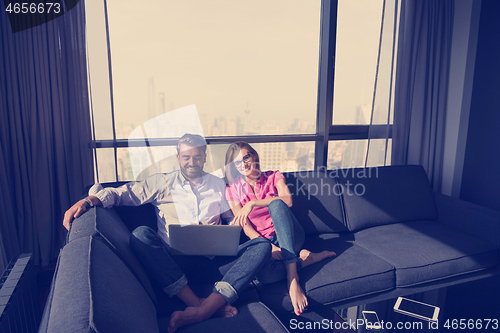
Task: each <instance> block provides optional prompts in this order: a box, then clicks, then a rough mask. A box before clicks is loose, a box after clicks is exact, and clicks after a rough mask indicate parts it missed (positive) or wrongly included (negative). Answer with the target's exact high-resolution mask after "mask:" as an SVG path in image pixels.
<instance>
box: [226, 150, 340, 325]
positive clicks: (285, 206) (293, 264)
mask: <svg viewBox="0 0 500 333" xmlns="http://www.w3.org/2000/svg"><path fill="white" fill-rule="evenodd" d="M226 178H227V182H228V188H227V189H226V195H227V200H228V202H229V205H230V207H231V209H232V211H233V213H234V216H235V217H234V221H233V223H235V224H236V223H238V224H239V225H241V226H242V228H243V230H244V232H245V234H246V235H247V236H248V237H249V238H250V239H253V238H256V237H264V238H266V239H268V240H269V241H270V242H271V245H272V248H273V250H272V251H273V252H272V259H271V262H269V263H268V265H267V266H266V267H264V268H263V269H262V271H261V273H260V274H259V275H258V278H259V280H260V281H261V282H263V283H272V282H276V281H279V280H281V279H283V278H285V276H286V278H287V281H288V292H289V294H290V299H291V301H292V305H293V309H294V312H295V314H296V315H300V314H301V313H302V312H303V311H304V309H305V308H306V306H307V297H306V296H305V294H304V292H303V291H302V288H301V287H300V284H299V276H298V274H297V270H298V269H300V268H303V267H306V266H308V265H311V264H314V263H316V262H318V261H321V260H323V259H325V258H327V257H331V256H335V252H332V251H323V252H321V253H311V252H310V251H308V250H305V249H302V250H301V248H302V244H303V242H304V230H303V229H302V227H301V226H300V224H299V223H298V221H297V219H296V218H295V216H294V215H293V214H292V212H291V211H290V209H289V207H291V206H292V196H291V194H290V190H289V189H288V186H287V185H286V183H285V179H284V177H283V175H282V174H281V173H280V172H279V171H266V172H261V170H260V165H259V155H258V154H257V152H256V151H255V150H254V149H253V148H252V147H251V146H250V145H249V144H248V143H246V142H243V141H238V142H234V143H232V144H231V145H230V146H229V148H228V150H227V153H226ZM297 253H298V256H297ZM283 267H284V268H285V269H282V268H283Z"/></svg>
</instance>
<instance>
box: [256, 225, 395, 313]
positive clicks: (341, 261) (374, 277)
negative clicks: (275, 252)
mask: <svg viewBox="0 0 500 333" xmlns="http://www.w3.org/2000/svg"><path fill="white" fill-rule="evenodd" d="M304 248H306V249H308V250H310V251H312V252H320V251H322V250H325V249H329V250H332V251H335V253H336V254H337V256H336V257H333V258H328V259H325V260H323V261H321V262H319V263H316V264H314V265H310V266H307V267H305V268H304V269H301V270H300V271H299V279H300V284H301V286H302V289H303V290H304V292H305V293H306V294H307V297H308V303H309V306H308V308H310V309H311V308H313V307H314V306H317V305H318V306H321V305H322V304H329V303H333V302H341V301H344V300H349V299H352V298H357V297H360V296H365V295H371V294H375V293H379V292H383V291H387V290H392V289H394V288H395V276H394V267H393V266H392V265H390V264H389V263H387V262H386V261H384V260H382V259H380V258H378V257H377V256H376V255H374V254H373V253H371V252H370V251H368V250H366V249H364V248H362V247H360V246H358V245H357V244H355V243H353V242H352V241H351V239H350V238H349V235H347V237H346V235H338V234H322V235H311V236H308V237H307V238H306V242H305V245H304ZM284 282H285V281H280V282H277V283H272V284H260V285H259V287H260V290H259V294H260V297H261V300H262V302H264V303H265V304H266V305H268V306H269V307H270V308H271V310H273V311H275V312H276V313H279V312H283V311H287V312H291V311H293V307H292V303H291V301H290V297H289V295H288V290H287V288H286V283H284Z"/></svg>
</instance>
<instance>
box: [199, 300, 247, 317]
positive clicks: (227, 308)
mask: <svg viewBox="0 0 500 333" xmlns="http://www.w3.org/2000/svg"><path fill="white" fill-rule="evenodd" d="M204 300H205V299H204V298H200V301H202V302H203V301H204ZM237 314H238V309H236V308H235V307H234V306H231V305H229V304H225V305H223V306H221V307H220V308H219V309H218V310H217V311H215V315H216V316H217V317H221V318H230V317H233V316H236V315H237Z"/></svg>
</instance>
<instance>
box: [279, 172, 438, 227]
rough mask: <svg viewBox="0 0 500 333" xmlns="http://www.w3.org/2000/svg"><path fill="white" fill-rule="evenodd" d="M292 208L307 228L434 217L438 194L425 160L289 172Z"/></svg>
mask: <svg viewBox="0 0 500 333" xmlns="http://www.w3.org/2000/svg"><path fill="white" fill-rule="evenodd" d="M284 176H285V178H286V182H287V185H288V187H289V188H290V191H291V192H292V197H293V206H292V211H293V213H294V214H295V216H296V217H297V219H298V220H299V221H300V222H301V224H302V226H303V227H304V230H305V231H306V233H307V234H314V233H323V232H336V233H339V232H344V231H357V230H361V229H365V228H369V227H373V226H377V225H383V224H391V223H398V222H406V221H415V220H435V219H436V218H437V209H436V204H435V201H434V195H433V192H432V189H431V186H430V184H429V180H428V179H427V175H426V173H425V171H424V169H423V168H422V166H414V165H405V166H387V167H372V168H353V169H334V170H319V171H299V172H289V173H284Z"/></svg>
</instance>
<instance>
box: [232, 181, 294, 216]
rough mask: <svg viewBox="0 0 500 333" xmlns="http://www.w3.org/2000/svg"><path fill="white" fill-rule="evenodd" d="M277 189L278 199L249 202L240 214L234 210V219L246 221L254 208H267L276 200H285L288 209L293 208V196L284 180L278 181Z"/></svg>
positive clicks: (240, 210)
mask: <svg viewBox="0 0 500 333" xmlns="http://www.w3.org/2000/svg"><path fill="white" fill-rule="evenodd" d="M276 188H277V189H278V196H277V197H272V198H266V199H261V200H252V201H249V202H247V203H246V204H245V206H243V207H242V208H241V209H239V210H238V213H236V212H235V211H234V210H233V213H234V218H235V219H237V220H238V221H244V220H245V219H246V218H248V215H249V214H250V212H251V211H252V209H253V208H254V207H267V206H269V204H270V203H271V202H272V201H274V200H276V199H281V200H283V202H284V203H286V205H287V206H288V207H292V204H293V201H292V195H291V194H290V189H289V188H288V186H287V185H286V183H285V180H284V179H280V180H278V183H277V184H276ZM240 207H241V205H240Z"/></svg>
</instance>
